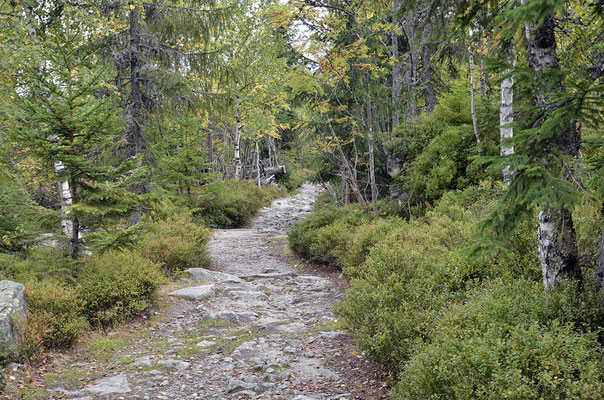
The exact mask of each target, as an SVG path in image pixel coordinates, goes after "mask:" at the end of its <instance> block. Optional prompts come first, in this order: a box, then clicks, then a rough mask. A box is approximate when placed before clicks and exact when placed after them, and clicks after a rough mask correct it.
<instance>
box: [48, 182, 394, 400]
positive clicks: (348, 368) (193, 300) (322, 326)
mask: <svg viewBox="0 0 604 400" xmlns="http://www.w3.org/2000/svg"><path fill="white" fill-rule="evenodd" d="M317 194H318V189H317V187H315V186H312V185H305V186H303V187H302V188H301V190H300V192H299V193H298V194H297V195H295V196H292V197H289V198H284V199H279V200H276V201H275V202H274V203H273V204H272V205H271V206H270V207H266V208H264V209H263V210H262V211H261V212H260V215H259V216H258V217H257V218H256V220H255V222H254V223H253V225H252V226H251V227H249V228H247V229H233V230H217V231H215V232H214V235H213V237H212V239H211V241H210V243H209V249H210V255H211V258H212V260H213V264H212V266H211V269H199V268H198V269H192V270H189V271H188V272H189V276H188V277H187V278H186V282H183V285H180V287H179V288H175V290H174V291H173V292H171V293H170V295H171V296H170V299H171V300H170V302H171V303H173V304H170V305H169V306H168V311H167V312H166V313H165V315H163V316H162V318H161V319H160V321H159V322H158V323H157V324H156V325H155V326H151V325H149V326H145V327H144V332H145V334H143V335H140V334H137V335H138V336H136V335H135V338H134V339H132V342H131V343H130V344H129V345H128V346H127V350H123V351H122V350H120V351H119V352H117V351H113V353H112V354H111V350H109V353H110V354H109V360H108V364H105V365H104V366H103V367H102V368H100V370H99V371H98V374H97V375H96V376H95V378H94V379H93V380H91V381H90V382H86V383H85V384H84V385H82V386H80V387H72V388H69V389H68V388H66V387H65V386H61V385H60V383H61V379H58V383H59V385H57V386H56V387H54V388H52V389H50V390H51V393H53V395H54V396H56V397H53V398H67V399H79V400H90V399H97V398H98V399H218V400H223V399H224V400H227V399H283V400H313V399H314V400H328V399H329V400H337V399H339V400H346V399H380V398H385V393H386V388H385V384H384V375H383V374H381V373H379V372H376V371H377V369H376V368H375V367H374V366H373V365H371V364H370V363H369V362H367V361H366V360H364V359H363V357H362V356H361V355H360V354H358V352H357V351H356V349H355V348H354V345H353V343H352V339H351V338H350V337H349V336H348V335H347V334H345V333H343V332H341V331H339V330H338V323H337V321H336V320H335V319H334V316H333V305H334V304H335V303H336V302H337V301H339V299H341V297H342V295H343V287H342V282H341V280H340V279H339V278H338V276H337V274H335V273H331V274H330V273H322V272H312V271H311V272H308V271H307V272H303V271H302V270H301V269H300V268H299V267H297V266H295V265H293V263H292V261H290V260H288V258H287V257H286V256H285V254H284V253H285V251H284V246H285V243H286V242H285V238H286V234H287V230H288V229H289V228H290V227H291V226H292V225H293V224H294V223H295V222H296V221H298V220H299V219H301V218H303V217H304V216H305V215H306V214H308V213H309V212H310V211H311V209H312V205H313V202H314V200H315V198H316V196H317ZM70 362H71V361H70ZM93 364H94V361H91V360H88V361H86V360H84V361H80V363H79V364H77V365H76V366H79V368H81V369H87V368H88V369H90V368H92V367H91V365H93ZM76 386H77V385H76Z"/></svg>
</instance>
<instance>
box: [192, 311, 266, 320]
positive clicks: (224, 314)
mask: <svg viewBox="0 0 604 400" xmlns="http://www.w3.org/2000/svg"><path fill="white" fill-rule="evenodd" d="M257 318H258V314H256V313H255V312H253V311H243V312H235V311H228V310H227V311H218V312H209V311H206V312H203V313H202V315H201V318H200V320H201V322H205V321H208V320H215V321H224V322H230V323H238V322H246V321H251V320H254V319H257Z"/></svg>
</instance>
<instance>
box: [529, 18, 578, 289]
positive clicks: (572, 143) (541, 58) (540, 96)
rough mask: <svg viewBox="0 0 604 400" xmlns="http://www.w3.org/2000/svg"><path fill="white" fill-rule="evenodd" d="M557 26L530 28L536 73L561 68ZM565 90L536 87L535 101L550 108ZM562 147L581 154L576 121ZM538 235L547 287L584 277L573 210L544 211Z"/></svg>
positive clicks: (558, 83) (555, 86)
mask: <svg viewBox="0 0 604 400" xmlns="http://www.w3.org/2000/svg"><path fill="white" fill-rule="evenodd" d="M554 26H555V21H554V16H553V15H552V16H549V17H547V19H546V20H545V21H543V23H541V24H540V25H539V26H538V27H537V28H536V29H530V33H529V40H528V49H527V50H528V65H529V67H530V68H531V69H532V70H533V71H535V72H539V73H540V72H543V71H546V70H552V69H559V68H560V66H559V64H558V57H557V55H556V36H555V32H554ZM563 90H564V87H563V86H562V82H561V80H558V81H554V82H548V83H547V85H546V86H544V87H538V88H537V89H536V90H535V92H534V93H533V97H534V101H535V103H536V104H537V105H538V106H542V107H547V95H548V94H550V93H554V92H557V91H563ZM541 123H543V121H542V122H541ZM558 146H559V148H561V149H562V150H563V151H564V152H565V153H567V154H568V155H569V156H571V157H576V156H577V155H578V152H579V146H580V136H579V132H578V130H577V129H576V126H575V124H574V123H571V124H570V125H569V126H568V127H567V128H566V130H565V132H564V133H563V135H562V137H561V139H560V141H559V143H558ZM537 236H538V241H539V258H540V260H541V269H542V272H543V284H544V285H545V287H546V288H550V287H555V286H557V285H558V284H559V283H560V282H562V280H563V279H566V278H577V279H580V278H581V271H580V269H579V265H578V263H577V260H578V251H577V246H576V244H575V232H574V227H573V220H572V212H571V210H568V209H564V208H562V209H558V210H551V209H546V210H543V211H541V212H540V213H539V229H538V234H537Z"/></svg>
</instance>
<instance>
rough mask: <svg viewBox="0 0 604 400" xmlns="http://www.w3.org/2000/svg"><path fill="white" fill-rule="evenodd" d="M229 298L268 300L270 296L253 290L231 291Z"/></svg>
mask: <svg viewBox="0 0 604 400" xmlns="http://www.w3.org/2000/svg"><path fill="white" fill-rule="evenodd" d="M229 296H231V297H235V298H246V299H254V300H266V299H268V296H267V295H266V294H265V293H262V292H255V291H253V290H231V291H230V292H229Z"/></svg>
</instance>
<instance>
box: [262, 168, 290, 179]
mask: <svg viewBox="0 0 604 400" xmlns="http://www.w3.org/2000/svg"><path fill="white" fill-rule="evenodd" d="M262 173H263V175H264V176H266V177H269V176H271V175H275V178H278V177H280V176H283V175H285V173H286V171H285V165H277V166H276V167H264V168H262Z"/></svg>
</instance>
